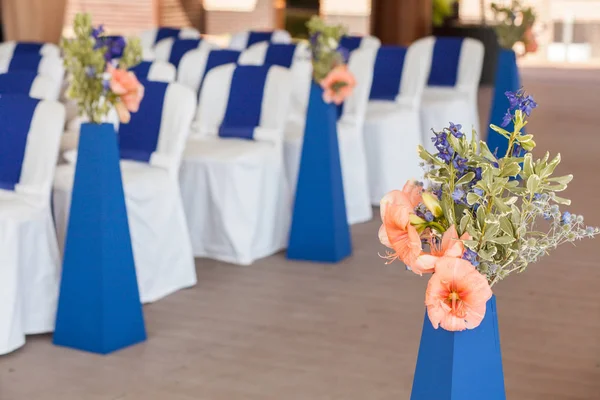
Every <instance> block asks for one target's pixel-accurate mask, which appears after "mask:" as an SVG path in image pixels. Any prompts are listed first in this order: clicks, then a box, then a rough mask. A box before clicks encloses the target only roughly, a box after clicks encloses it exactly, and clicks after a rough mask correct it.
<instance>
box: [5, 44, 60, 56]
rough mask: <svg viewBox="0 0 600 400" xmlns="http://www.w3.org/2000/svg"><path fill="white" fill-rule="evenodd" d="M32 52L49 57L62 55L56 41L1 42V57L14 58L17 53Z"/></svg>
mask: <svg viewBox="0 0 600 400" xmlns="http://www.w3.org/2000/svg"><path fill="white" fill-rule="evenodd" d="M30 53H33V54H39V55H41V56H47V57H60V47H58V46H57V45H55V44H54V43H41V42H17V41H14V40H10V41H8V42H3V43H0V58H12V56H13V55H15V54H30Z"/></svg>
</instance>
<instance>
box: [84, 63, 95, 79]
mask: <svg viewBox="0 0 600 400" xmlns="http://www.w3.org/2000/svg"><path fill="white" fill-rule="evenodd" d="M85 74H86V75H87V77H88V78H93V77H94V76H96V68H94V67H91V66H87V67H85Z"/></svg>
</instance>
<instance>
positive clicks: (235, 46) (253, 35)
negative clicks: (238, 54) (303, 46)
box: [229, 29, 292, 51]
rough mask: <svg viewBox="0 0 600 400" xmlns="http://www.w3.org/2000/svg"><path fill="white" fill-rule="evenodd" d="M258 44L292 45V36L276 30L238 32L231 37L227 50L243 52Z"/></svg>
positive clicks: (286, 32)
mask: <svg viewBox="0 0 600 400" xmlns="http://www.w3.org/2000/svg"><path fill="white" fill-rule="evenodd" d="M260 42H270V43H282V44H286V43H292V36H291V35H290V33H289V32H288V31H285V30H282V29H278V30H274V31H245V32H238V33H236V34H234V35H233V36H232V37H231V40H230V42H229V48H230V49H232V50H239V51H242V50H245V49H247V48H248V47H250V46H252V45H253V44H256V43H260Z"/></svg>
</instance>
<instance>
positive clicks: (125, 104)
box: [106, 64, 144, 123]
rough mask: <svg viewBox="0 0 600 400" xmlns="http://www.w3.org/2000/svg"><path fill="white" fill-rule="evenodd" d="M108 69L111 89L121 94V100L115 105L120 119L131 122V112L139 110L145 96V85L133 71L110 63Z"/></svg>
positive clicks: (118, 94)
mask: <svg viewBox="0 0 600 400" xmlns="http://www.w3.org/2000/svg"><path fill="white" fill-rule="evenodd" d="M106 71H107V72H108V73H109V74H110V76H111V79H110V89H111V90H112V92H113V93H114V94H116V95H117V96H119V99H120V102H119V103H117V104H116V105H115V108H116V110H117V113H118V114H119V120H120V121H121V122H123V123H127V122H129V120H130V118H131V115H130V112H137V111H138V109H139V107H140V102H141V101H142V98H143V97H144V86H142V84H141V83H140V82H139V81H138V80H137V78H136V76H135V74H134V73H133V72H131V71H126V70H124V69H120V68H115V67H113V66H112V65H110V64H108V66H107V69H106Z"/></svg>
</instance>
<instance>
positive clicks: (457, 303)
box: [425, 257, 492, 331]
mask: <svg viewBox="0 0 600 400" xmlns="http://www.w3.org/2000/svg"><path fill="white" fill-rule="evenodd" d="M491 297H492V289H491V287H490V285H489V284H488V281H487V279H486V277H485V276H483V275H482V274H480V273H479V272H478V271H477V270H476V269H475V267H474V266H473V265H472V264H471V263H470V262H468V261H466V260H463V259H461V258H451V257H442V258H440V259H439V260H438V261H437V262H436V265H435V273H434V274H433V276H432V277H431V279H430V280H429V283H428V284H427V291H426V294H425V305H426V306H427V315H428V316H429V320H430V321H431V323H432V324H433V327H434V328H435V329H437V328H438V327H439V326H441V327H442V328H443V329H445V330H447V331H463V330H465V329H473V328H476V327H477V326H479V324H481V321H483V318H484V317H485V310H486V303H487V301H488V300H489V299H490V298H491Z"/></svg>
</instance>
